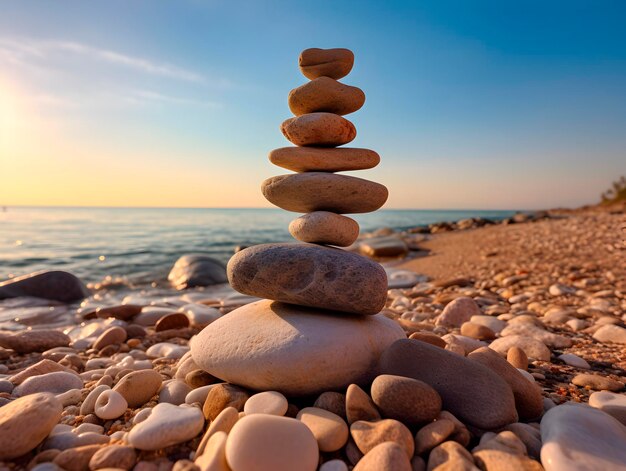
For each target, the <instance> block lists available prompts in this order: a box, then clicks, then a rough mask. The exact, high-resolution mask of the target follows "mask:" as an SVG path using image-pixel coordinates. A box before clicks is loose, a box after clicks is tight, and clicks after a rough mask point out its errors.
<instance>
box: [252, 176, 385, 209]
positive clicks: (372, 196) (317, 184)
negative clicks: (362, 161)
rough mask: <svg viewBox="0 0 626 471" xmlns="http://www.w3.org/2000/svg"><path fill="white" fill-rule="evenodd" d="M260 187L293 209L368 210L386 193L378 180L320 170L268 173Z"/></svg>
mask: <svg viewBox="0 0 626 471" xmlns="http://www.w3.org/2000/svg"><path fill="white" fill-rule="evenodd" d="M261 191H262V192H263V195H264V196H265V198H266V199H267V200H268V201H269V202H270V203H272V204H274V205H276V206H278V207H279V208H282V209H286V210H287V211H293V212H296V213H312V212H313V211H330V212H333V213H342V214H348V213H371V212H372V211H376V210H377V209H379V208H380V207H381V206H382V205H383V204H385V202H386V201H387V197H388V196H389V193H388V191H387V188H386V187H385V186H384V185H381V184H380V183H375V182H371V181H369V180H364V179H362V178H357V177H350V176H347V175H336V174H334V173H323V172H307V173H296V174H289V175H278V176H276V177H271V178H268V179H267V180H265V181H264V182H263V184H262V185H261Z"/></svg>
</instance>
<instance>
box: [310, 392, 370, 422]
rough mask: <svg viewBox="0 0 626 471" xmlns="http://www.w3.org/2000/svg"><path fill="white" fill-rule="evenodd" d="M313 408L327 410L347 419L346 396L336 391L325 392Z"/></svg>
mask: <svg viewBox="0 0 626 471" xmlns="http://www.w3.org/2000/svg"><path fill="white" fill-rule="evenodd" d="M313 407H319V408H320V409H325V410H327V411H329V412H332V413H333V414H336V415H338V416H339V417H341V418H344V419H345V418H346V396H345V395H343V394H341V393H338V392H334V391H326V392H323V393H322V394H320V395H319V397H318V398H317V399H316V400H315V402H314V403H313ZM357 420H359V419H357Z"/></svg>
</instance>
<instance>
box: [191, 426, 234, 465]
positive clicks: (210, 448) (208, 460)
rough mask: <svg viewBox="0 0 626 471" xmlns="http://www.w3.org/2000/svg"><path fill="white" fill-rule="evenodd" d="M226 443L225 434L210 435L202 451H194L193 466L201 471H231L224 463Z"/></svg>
mask: <svg viewBox="0 0 626 471" xmlns="http://www.w3.org/2000/svg"><path fill="white" fill-rule="evenodd" d="M226 441H227V435H226V433H225V432H216V433H214V434H213V435H211V436H210V438H208V439H207V443H206V446H205V447H203V449H202V451H200V449H198V451H196V459H195V461H194V464H195V465H196V466H198V467H199V468H200V469H201V470H202V471H231V469H230V467H229V466H228V462H227V461H226Z"/></svg>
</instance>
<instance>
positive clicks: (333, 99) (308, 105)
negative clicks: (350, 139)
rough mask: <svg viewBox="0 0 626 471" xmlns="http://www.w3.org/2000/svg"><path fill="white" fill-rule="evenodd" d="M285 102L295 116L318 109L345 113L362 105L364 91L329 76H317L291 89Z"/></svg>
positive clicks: (317, 110) (353, 110)
mask: <svg viewBox="0 0 626 471" xmlns="http://www.w3.org/2000/svg"><path fill="white" fill-rule="evenodd" d="M287 102H288V104H289V109H290V110H291V112H292V113H293V114H294V115H296V116H301V115H303V114H307V113H316V112H319V111H322V112H326V113H334V114H338V115H346V114H350V113H354V112H355V111H357V110H358V109H360V108H361V107H362V106H363V103H365V93H363V91H362V90H361V89H360V88H357V87H352V86H350V85H346V84H345V83H341V82H338V81H336V80H334V79H332V78H330V77H318V78H316V79H314V80H311V81H310V82H307V83H305V84H304V85H301V86H299V87H298V88H294V89H293V90H291V91H290V92H289V97H288V99H287Z"/></svg>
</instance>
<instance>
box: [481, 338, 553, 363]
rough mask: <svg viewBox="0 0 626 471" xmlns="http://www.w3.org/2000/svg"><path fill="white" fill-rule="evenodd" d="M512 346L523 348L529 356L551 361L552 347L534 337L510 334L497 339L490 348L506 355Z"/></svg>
mask: <svg viewBox="0 0 626 471" xmlns="http://www.w3.org/2000/svg"><path fill="white" fill-rule="evenodd" d="M511 347H518V348H521V349H522V350H524V353H526V356H527V357H528V358H531V359H534V360H541V361H550V349H549V348H548V347H546V346H545V344H544V343H543V342H541V341H540V340H537V339H535V338H532V337H526V336H522V335H509V336H508V337H501V338H498V339H495V340H494V341H493V342H491V344H489V348H491V349H492V350H495V351H496V352H498V353H499V354H500V355H502V356H505V355H506V354H507V352H508V351H509V349H510V348H511Z"/></svg>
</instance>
